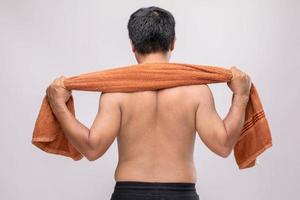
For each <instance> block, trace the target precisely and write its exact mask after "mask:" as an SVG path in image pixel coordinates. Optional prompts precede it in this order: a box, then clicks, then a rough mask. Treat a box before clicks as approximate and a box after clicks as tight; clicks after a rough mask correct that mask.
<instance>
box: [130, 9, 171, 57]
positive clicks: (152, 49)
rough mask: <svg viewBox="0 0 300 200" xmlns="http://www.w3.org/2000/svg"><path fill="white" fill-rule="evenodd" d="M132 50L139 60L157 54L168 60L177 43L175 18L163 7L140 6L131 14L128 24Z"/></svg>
mask: <svg viewBox="0 0 300 200" xmlns="http://www.w3.org/2000/svg"><path fill="white" fill-rule="evenodd" d="M127 28H128V33H129V38H130V41H131V45H132V51H133V52H134V53H135V57H136V59H137V61H138V62H140V61H141V60H142V59H144V58H146V57H149V56H151V55H155V56H156V57H162V58H165V59H166V60H168V59H169V58H170V55H171V51H172V50H173V49H174V43H175V20H174V17H173V15H172V14H171V13H170V12H169V11H167V10H165V9H162V8H159V7H155V6H151V7H146V8H140V9H138V10H137V11H135V12H134V13H132V14H131V16H130V19H129V21H128V24H127Z"/></svg>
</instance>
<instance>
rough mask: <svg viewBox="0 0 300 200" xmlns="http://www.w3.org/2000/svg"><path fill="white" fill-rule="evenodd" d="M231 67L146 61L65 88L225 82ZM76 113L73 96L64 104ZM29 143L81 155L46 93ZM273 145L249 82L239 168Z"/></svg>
mask: <svg viewBox="0 0 300 200" xmlns="http://www.w3.org/2000/svg"><path fill="white" fill-rule="evenodd" d="M231 78H232V73H231V70H229V69H226V68H223V67H217V66H209V65H196V64H184V63H145V64H133V65H127V66H121V67H115V68H111V69H106V70H102V71H94V72H90V73H84V74H80V75H76V76H71V77H68V78H66V79H65V80H64V85H65V88H66V89H68V90H82V91H100V92H135V91H144V90H159V89H163V88H170V87H176V86H182V85H195V84H210V83H221V82H228V81H230V80H231ZM66 105H67V107H68V109H69V110H70V112H71V113H72V114H73V115H74V116H75V109H74V98H73V96H71V97H70V99H69V100H68V101H67V103H66ZM31 142H32V144H33V145H35V146H36V147H38V148H39V149H41V150H43V151H45V152H48V153H52V154H58V155H63V156H68V157H71V158H72V159H73V160H80V159H81V158H82V157H83V155H81V154H80V152H79V151H77V150H76V149H75V148H74V146H73V145H72V144H71V143H69V142H68V140H67V138H66V137H65V136H64V133H63V131H62V129H61V127H60V124H59V122H58V121H57V119H56V117H55V115H54V114H53V112H52V110H51V107H50V105H49V103H48V101H47V96H46V95H45V96H44V98H43V100H42V103H41V107H40V111H39V113H38V116H37V119H36V122H35V126H34V130H33V134H32V141H31ZM271 146H272V137H271V131H270V128H269V125H268V122H267V119H266V116H265V113H264V110H263V106H262V103H261V101H260V98H259V95H258V93H257V90H256V88H255V86H254V84H253V83H252V85H251V90H250V99H249V102H248V105H247V108H246V113H245V124H244V127H243V130H242V133H241V136H240V138H239V140H238V142H237V143H236V145H235V146H234V156H235V160H236V163H237V165H238V167H239V169H244V168H249V167H252V166H254V165H255V161H256V158H257V157H258V156H259V155H260V154H261V153H263V152H264V151H265V150H266V149H268V148H269V147H271Z"/></svg>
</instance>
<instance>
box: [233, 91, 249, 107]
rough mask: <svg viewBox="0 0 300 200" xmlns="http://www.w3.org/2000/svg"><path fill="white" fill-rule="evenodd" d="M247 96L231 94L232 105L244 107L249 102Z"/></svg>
mask: <svg viewBox="0 0 300 200" xmlns="http://www.w3.org/2000/svg"><path fill="white" fill-rule="evenodd" d="M249 98H250V97H249V95H245V94H233V99H232V105H236V106H239V107H246V106H247V104H248V101H249Z"/></svg>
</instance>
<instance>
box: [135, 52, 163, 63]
mask: <svg viewBox="0 0 300 200" xmlns="http://www.w3.org/2000/svg"><path fill="white" fill-rule="evenodd" d="M166 62H169V59H168V57H167V56H165V55H164V54H161V53H151V54H148V55H145V56H142V57H141V58H140V59H139V61H138V63H139V64H143V63H166Z"/></svg>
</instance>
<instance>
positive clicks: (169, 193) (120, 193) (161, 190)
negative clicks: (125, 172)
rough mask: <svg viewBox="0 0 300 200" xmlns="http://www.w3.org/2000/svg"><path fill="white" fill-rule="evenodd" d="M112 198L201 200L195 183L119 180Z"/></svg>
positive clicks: (115, 199) (116, 199)
mask: <svg viewBox="0 0 300 200" xmlns="http://www.w3.org/2000/svg"><path fill="white" fill-rule="evenodd" d="M110 200H199V195H198V194H197V192H196V188H195V183H185V182H176V183H175V182H168V183H166V182H140V181H117V182H116V184H115V187H114V191H113V193H112V195H111V199H110Z"/></svg>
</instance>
